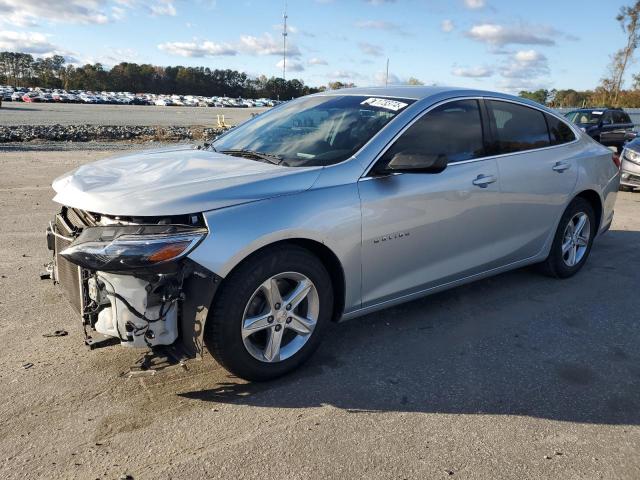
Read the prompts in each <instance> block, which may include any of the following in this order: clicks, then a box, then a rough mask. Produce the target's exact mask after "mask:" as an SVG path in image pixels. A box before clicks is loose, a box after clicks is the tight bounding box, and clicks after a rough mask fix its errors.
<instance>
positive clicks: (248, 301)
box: [204, 245, 333, 381]
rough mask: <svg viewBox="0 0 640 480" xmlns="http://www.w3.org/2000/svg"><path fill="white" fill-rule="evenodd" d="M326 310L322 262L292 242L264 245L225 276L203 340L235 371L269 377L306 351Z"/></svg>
mask: <svg viewBox="0 0 640 480" xmlns="http://www.w3.org/2000/svg"><path fill="white" fill-rule="evenodd" d="M332 310H333V288H332V285H331V279H330V276H329V274H328V273H327V270H326V269H325V267H324V265H323V264H322V262H320V260H319V259H318V258H317V257H316V256H314V255H313V254H312V253H310V252H309V251H307V250H305V249H303V248H300V247H298V246H295V245H287V246H279V247H274V248H270V249H267V250H265V251H263V252H260V253H258V254H256V255H254V256H252V257H250V258H248V259H247V260H245V261H244V262H243V263H242V264H241V265H240V266H239V267H238V268H236V270H234V271H233V272H232V273H231V274H230V275H229V276H228V277H227V278H226V279H225V281H224V283H223V285H222V287H221V291H220V292H219V294H218V295H217V296H216V298H215V300H214V305H213V308H212V311H211V313H210V314H209V318H208V319H207V323H206V326H205V335H204V340H205V344H206V346H207V348H208V350H209V352H210V353H211V355H212V356H213V357H214V358H215V359H216V360H217V361H218V362H219V363H220V364H221V365H222V366H223V367H224V368H226V369H227V370H229V371H230V372H232V373H234V374H235V375H237V376H239V377H241V378H244V379H246V380H255V381H265V380H271V379H274V378H277V377H279V376H282V375H284V374H286V373H288V372H290V371H292V370H294V369H296V368H298V367H299V366H300V365H301V364H302V363H304V362H305V361H306V360H307V359H308V358H309V357H310V356H311V354H312V353H313V352H314V351H315V350H316V348H317V347H318V346H319V344H320V341H321V339H322V335H323V333H324V328H325V327H326V325H327V323H328V322H329V321H330V319H331V315H332Z"/></svg>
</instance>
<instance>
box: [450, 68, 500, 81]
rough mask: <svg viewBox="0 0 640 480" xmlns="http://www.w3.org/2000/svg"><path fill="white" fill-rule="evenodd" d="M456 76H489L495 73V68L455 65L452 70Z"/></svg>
mask: <svg viewBox="0 0 640 480" xmlns="http://www.w3.org/2000/svg"><path fill="white" fill-rule="evenodd" d="M451 73H452V74H453V75H455V76H456V77H467V78H487V77H490V76H492V75H493V70H492V69H491V68H489V67H483V66H477V67H468V68H467V67H454V68H453V70H452V71H451Z"/></svg>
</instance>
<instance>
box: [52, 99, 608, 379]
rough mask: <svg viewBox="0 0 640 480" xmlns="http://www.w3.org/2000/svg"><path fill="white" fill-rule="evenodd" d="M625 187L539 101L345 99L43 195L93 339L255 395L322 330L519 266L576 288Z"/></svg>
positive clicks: (296, 361)
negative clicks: (176, 361) (206, 357)
mask: <svg viewBox="0 0 640 480" xmlns="http://www.w3.org/2000/svg"><path fill="white" fill-rule="evenodd" d="M616 161H617V159H616ZM619 181H620V172H619V166H618V165H617V164H616V163H615V161H614V159H613V158H612V152H611V151H609V150H608V149H606V148H605V147H603V146H601V145H599V144H598V143H596V142H595V141H593V140H592V139H591V138H589V136H587V135H585V134H583V133H582V132H581V131H580V130H578V129H577V128H576V127H574V126H573V125H571V124H569V123H567V122H566V121H565V120H564V119H563V117H561V116H559V115H558V114H557V113H555V112H553V111H551V110H548V109H546V108H544V107H542V106H541V105H538V104H536V103H533V102H529V101H527V100H523V99H520V98H516V97H512V96H508V95H503V94H499V93H492V92H485V91H476V90H464V89H453V88H436V87H389V88H362V89H348V90H341V91H335V92H325V93H321V94H317V95H312V96H309V97H303V98H300V99H297V100H294V101H291V102H288V103H286V104H283V105H280V106H278V107H277V108H274V109H273V110H271V111H268V112H266V113H264V114H262V115H260V116H258V117H256V118H254V119H252V120H251V121H249V122H247V123H245V124H243V125H241V126H239V127H237V128H235V129H232V130H230V131H229V132H227V133H226V134H225V135H223V136H221V137H220V138H219V139H217V140H216V141H215V142H214V143H213V144H212V145H211V146H209V147H208V148H204V149H190V148H180V147H179V148H172V149H166V150H159V151H149V152H143V153H136V154H132V155H127V156H123V157H120V158H112V159H107V160H101V161H98V162H95V163H92V164H88V165H84V166H81V167H80V168H78V169H76V170H75V171H73V172H71V173H69V174H67V175H64V176H62V177H60V178H58V179H57V180H55V181H54V183H53V188H54V189H55V191H56V192H57V194H56V197H55V198H54V200H55V201H56V202H58V203H60V204H61V205H62V209H61V211H60V213H59V214H58V215H57V216H56V217H55V220H54V221H53V222H52V223H51V225H50V228H49V230H48V244H49V247H50V249H51V250H53V252H54V262H53V264H52V272H53V277H54V279H55V280H56V281H57V282H59V283H60V285H61V287H62V288H63V290H64V291H65V292H66V293H67V294H68V296H69V298H70V300H71V302H72V304H73V305H74V306H75V307H76V310H77V311H78V312H79V314H80V316H81V318H82V321H83V324H84V327H85V332H87V331H88V333H87V336H88V337H90V339H89V342H93V341H97V340H96V339H100V338H101V336H106V337H109V338H116V339H118V340H119V341H120V343H122V344H123V345H125V346H140V347H156V346H159V345H169V344H172V345H173V346H174V347H175V348H179V349H180V350H182V351H183V352H186V353H187V354H189V355H199V354H201V353H202V352H203V350H204V348H205V347H206V348H207V349H208V350H209V351H210V352H211V354H212V355H213V356H214V357H215V358H216V359H217V360H218V361H219V362H220V363H221V364H222V365H223V366H224V367H226V368H227V369H228V370H230V371H231V372H233V373H235V374H237V375H238V376H240V377H243V378H246V379H250V380H266V379H271V378H275V377H277V376H279V375H283V374H285V373H287V372H289V371H291V370H292V369H294V368H296V367H297V366H299V365H300V364H301V363H302V362H303V361H305V360H306V359H307V358H308V357H309V356H310V355H311V354H312V352H313V351H314V350H315V349H316V348H317V347H318V344H319V342H320V340H321V338H322V336H323V333H324V331H325V328H326V326H327V324H328V323H329V322H331V321H332V320H333V321H337V320H340V319H349V318H353V317H357V316H360V315H364V314H367V313H369V312H373V311H376V310H379V309H383V308H386V307H389V306H392V305H395V304H398V303H401V302H406V301H409V300H412V299H415V298H418V297H421V296H424V295H428V294H431V293H434V292H437V291H440V290H443V289H446V288H451V287H455V286H457V285H461V284H464V283H467V282H471V281H474V280H478V279H481V278H484V277H487V276H490V275H495V274H498V273H500V272H504V271H507V270H511V269H514V268H519V267H523V266H525V265H531V264H539V265H540V267H541V269H542V270H544V271H545V272H547V273H548V274H550V275H552V276H555V277H559V278H565V277H570V276H572V275H574V274H575V273H576V272H578V270H580V268H581V267H582V266H583V265H584V263H585V261H586V259H587V257H588V255H589V252H590V249H591V246H592V244H593V241H594V239H595V238H596V237H597V236H598V235H599V234H601V233H603V232H604V231H606V230H607V229H608V228H609V226H610V224H611V221H612V219H613V208H614V203H615V199H616V194H617V190H618V186H619Z"/></svg>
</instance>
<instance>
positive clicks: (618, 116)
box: [613, 111, 631, 123]
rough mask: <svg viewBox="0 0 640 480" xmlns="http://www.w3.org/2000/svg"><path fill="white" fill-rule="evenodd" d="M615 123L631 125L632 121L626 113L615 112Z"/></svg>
mask: <svg viewBox="0 0 640 480" xmlns="http://www.w3.org/2000/svg"><path fill="white" fill-rule="evenodd" d="M613 123H631V119H630V118H629V115H627V114H626V113H625V112H621V111H615V112H613Z"/></svg>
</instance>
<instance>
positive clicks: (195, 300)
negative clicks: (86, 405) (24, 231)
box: [47, 207, 220, 356]
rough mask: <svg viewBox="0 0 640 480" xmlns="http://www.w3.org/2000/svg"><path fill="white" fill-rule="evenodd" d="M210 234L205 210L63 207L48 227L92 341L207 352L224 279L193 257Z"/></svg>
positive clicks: (59, 268) (56, 275) (61, 278)
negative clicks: (147, 213) (206, 334)
mask: <svg viewBox="0 0 640 480" xmlns="http://www.w3.org/2000/svg"><path fill="white" fill-rule="evenodd" d="M207 234H208V230H207V227H206V224H205V222H204V219H203V217H202V215H200V214H193V215H178V216H173V217H118V216H107V215H100V214H95V213H91V212H86V211H83V210H79V209H75V208H68V207H63V208H62V211H61V212H60V213H59V214H57V215H56V217H55V220H54V222H52V223H51V224H50V226H49V228H48V229H47V244H48V247H49V249H50V250H52V251H53V254H54V260H53V264H52V269H51V270H52V271H51V273H52V278H53V280H54V281H55V282H56V283H59V284H60V286H61V287H62V289H63V291H64V292H65V294H66V296H67V297H68V299H69V301H70V302H71V304H72V305H73V306H74V308H75V309H76V310H77V311H78V313H79V314H80V316H81V318H82V322H83V325H84V331H85V337H86V343H87V344H88V345H89V346H92V347H95V346H98V344H100V343H111V342H114V341H115V342H117V341H119V342H120V343H121V344H122V345H125V346H131V347H148V348H152V347H156V346H160V345H172V344H174V345H175V344H179V345H180V346H181V347H182V348H181V351H182V352H183V353H184V354H185V355H187V356H195V355H197V354H199V353H201V352H202V331H203V325H204V322H205V320H206V314H207V312H208V309H209V306H210V304H211V300H212V298H213V295H214V293H215V290H216V287H217V285H218V284H219V280H220V279H219V277H217V276H216V275H215V274H213V273H212V272H210V271H208V270H207V269H205V268H204V267H202V266H200V265H199V264H197V263H195V262H192V261H191V260H189V259H188V258H187V255H188V254H189V253H190V252H191V251H192V250H193V249H194V248H196V247H197V245H198V244H199V243H200V242H201V241H202V240H203V239H204V238H205V236H206V235H207ZM94 332H96V333H97V334H96V333H94ZM177 340H178V341H177Z"/></svg>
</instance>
